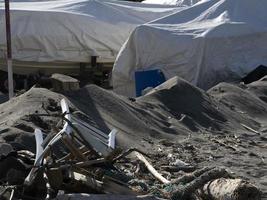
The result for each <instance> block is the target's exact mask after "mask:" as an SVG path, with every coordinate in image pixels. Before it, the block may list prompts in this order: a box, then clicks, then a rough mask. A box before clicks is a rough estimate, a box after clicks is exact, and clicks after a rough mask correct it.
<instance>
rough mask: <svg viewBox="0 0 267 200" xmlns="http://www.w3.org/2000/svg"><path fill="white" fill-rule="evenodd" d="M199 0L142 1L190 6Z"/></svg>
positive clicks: (145, 0)
mask: <svg viewBox="0 0 267 200" xmlns="http://www.w3.org/2000/svg"><path fill="white" fill-rule="evenodd" d="M199 1H201V0H144V1H142V3H147V4H162V5H177V6H192V5H194V4H196V3H198V2H199Z"/></svg>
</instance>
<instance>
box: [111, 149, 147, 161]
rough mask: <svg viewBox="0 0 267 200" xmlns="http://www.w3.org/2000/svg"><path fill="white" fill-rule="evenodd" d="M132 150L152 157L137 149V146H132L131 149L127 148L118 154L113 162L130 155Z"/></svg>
mask: <svg viewBox="0 0 267 200" xmlns="http://www.w3.org/2000/svg"><path fill="white" fill-rule="evenodd" d="M132 152H139V153H141V154H143V155H145V156H146V157H148V158H150V157H149V155H147V154H146V153H144V152H143V151H140V150H139V149H137V148H130V149H128V150H126V151H125V152H123V153H122V154H120V155H118V156H117V157H116V158H114V159H113V160H112V163H115V162H117V161H118V160H120V159H122V158H124V157H126V156H128V155H129V154H131V153H132Z"/></svg>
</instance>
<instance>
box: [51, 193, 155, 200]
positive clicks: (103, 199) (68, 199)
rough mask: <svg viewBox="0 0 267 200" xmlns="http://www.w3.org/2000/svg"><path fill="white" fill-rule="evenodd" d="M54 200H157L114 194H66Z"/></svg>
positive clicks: (147, 197) (148, 197)
mask: <svg viewBox="0 0 267 200" xmlns="http://www.w3.org/2000/svg"><path fill="white" fill-rule="evenodd" d="M54 200H157V198H156V197H152V196H132V195H113V194H108V195H106V194H64V195H58V196H57V197H56V198H55V199H54Z"/></svg>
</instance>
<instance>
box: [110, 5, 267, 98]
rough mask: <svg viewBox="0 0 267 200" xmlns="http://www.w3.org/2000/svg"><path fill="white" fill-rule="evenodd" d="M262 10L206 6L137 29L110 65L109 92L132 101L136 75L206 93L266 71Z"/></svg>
mask: <svg viewBox="0 0 267 200" xmlns="http://www.w3.org/2000/svg"><path fill="white" fill-rule="evenodd" d="M266 8H267V1H266V0H253V1H252V0H206V1H201V2H199V3H197V4H195V5H194V6H192V7H188V8H186V9H184V10H182V11H180V12H177V13H175V14H172V15H170V16H167V17H163V18H161V19H159V20H156V21H154V22H151V23H149V24H146V25H141V26H139V27H137V28H136V29H135V30H134V31H133V32H132V34H131V35H130V37H129V39H128V40H127V42H126V43H125V44H124V46H123V48H122V49H121V51H120V53H119V55H118V57H117V59H116V62H115V64H114V67H113V75H112V76H113V87H114V91H115V92H117V93H119V94H123V95H126V96H134V95H135V82H134V72H135V70H148V69H161V70H162V71H163V73H164V75H165V76H166V78H167V79H169V78H171V77H173V76H176V75H178V76H180V77H182V78H184V79H186V80H188V81H190V82H191V83H193V84H195V85H197V86H199V87H201V88H203V89H208V88H210V87H212V86H213V85H215V84H216V83H218V82H221V81H234V80H237V78H240V77H242V76H244V75H246V74H247V73H249V72H250V71H251V70H253V69H254V68H256V67H257V66H258V65H260V64H263V65H267V45H266V44H267V20H266V19H267V12H266Z"/></svg>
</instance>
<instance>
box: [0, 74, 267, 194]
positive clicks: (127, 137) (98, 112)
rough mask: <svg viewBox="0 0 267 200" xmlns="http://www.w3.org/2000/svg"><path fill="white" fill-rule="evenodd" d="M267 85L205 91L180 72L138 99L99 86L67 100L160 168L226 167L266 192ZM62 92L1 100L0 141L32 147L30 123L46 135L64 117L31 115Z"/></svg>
mask: <svg viewBox="0 0 267 200" xmlns="http://www.w3.org/2000/svg"><path fill="white" fill-rule="evenodd" d="M266 90H267V87H266V78H263V79H262V80H260V81H257V82H254V83H251V84H249V85H247V86H244V85H231V84H226V83H221V84H219V85H217V86H215V87H214V88H211V89H210V90H209V91H208V92H205V91H203V90H201V89H199V88H196V87H194V86H192V85H191V84H189V83H188V82H186V81H184V80H182V79H180V78H177V77H175V78H173V79H171V80H169V81H167V82H165V83H164V84H163V85H161V86H159V87H158V88H156V89H154V90H153V91H151V92H150V93H149V94H147V95H146V96H143V97H140V98H137V99H128V98H126V97H122V96H118V95H116V94H114V93H113V92H111V91H106V90H104V89H101V88H99V87H97V86H94V85H89V86H86V87H84V88H82V89H80V90H78V91H76V92H72V93H68V94H65V98H67V99H68V100H69V101H70V102H71V108H72V110H80V111H81V112H83V113H84V114H86V115H87V121H88V123H91V124H93V125H95V126H98V127H99V128H101V129H102V130H103V131H106V132H108V131H109V130H110V129H111V128H112V127H115V128H117V129H118V130H119V134H118V136H117V144H118V145H119V146H121V147H123V148H125V149H127V148H130V147H138V148H140V149H141V150H145V151H149V152H150V153H153V154H156V156H157V157H155V158H157V159H155V161H157V162H155V165H156V166H158V167H159V166H160V165H161V164H165V163H168V162H170V161H172V160H175V159H176V158H179V159H181V160H183V161H185V162H187V163H190V164H192V165H196V166H199V167H201V166H210V165H212V166H215V165H217V166H225V167H227V168H229V169H230V170H232V171H233V172H234V173H236V175H237V176H241V177H243V178H248V179H249V180H250V181H252V182H253V183H255V184H257V185H258V186H259V187H260V188H261V190H262V191H263V192H264V196H265V197H267V166H266V158H267V151H266V148H267V146H266V141H267V126H266V122H267V120H266V119H267V114H266V110H267V104H266V99H267V92H266ZM61 98H63V95H60V94H57V93H54V92H51V91H49V90H47V89H42V88H32V89H31V90H29V91H28V92H26V93H25V94H23V95H21V96H19V97H17V98H14V99H13V100H12V101H10V102H6V103H3V104H1V105H0V119H1V120H0V132H1V135H0V141H2V142H7V143H10V144H11V145H12V146H13V148H15V149H16V150H17V149H28V150H30V151H34V148H35V147H34V146H35V144H34V138H33V133H32V132H33V129H34V128H35V127H40V128H41V129H42V130H43V131H44V132H45V133H49V132H51V131H52V130H53V127H54V126H55V125H56V123H57V122H58V121H59V118H55V117H40V118H37V119H32V118H29V116H28V115H29V114H33V113H37V112H38V113H47V112H49V113H52V114H53V113H58V112H59V111H60V108H59V106H58V102H59V101H60V99H61ZM163 149H164V150H163ZM167 155H169V157H167ZM159 156H160V157H161V160H159V159H158V158H159Z"/></svg>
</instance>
